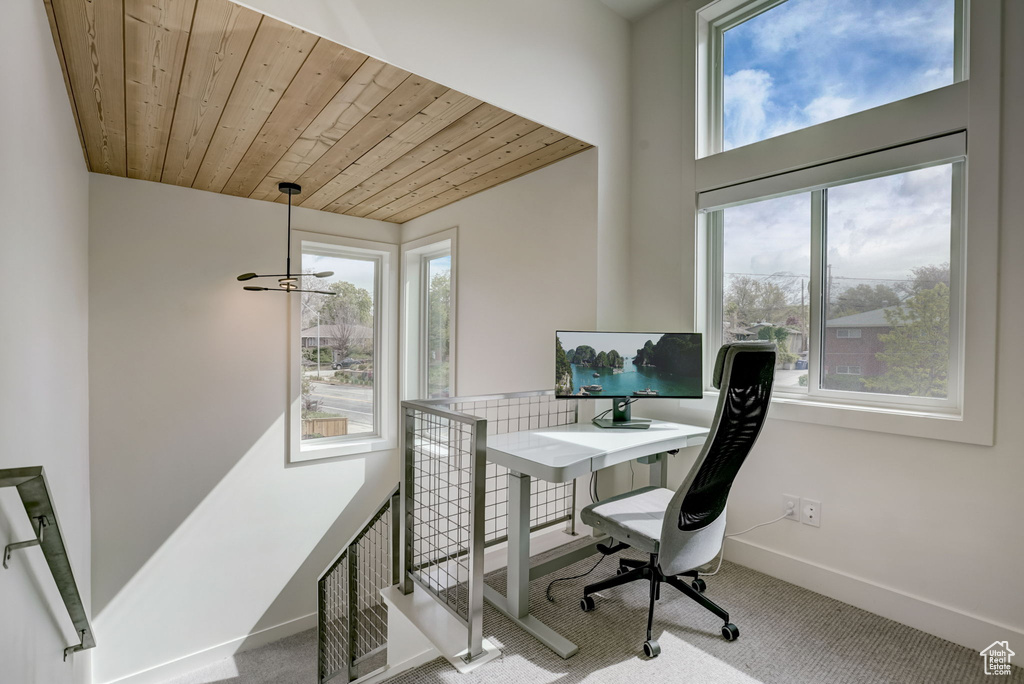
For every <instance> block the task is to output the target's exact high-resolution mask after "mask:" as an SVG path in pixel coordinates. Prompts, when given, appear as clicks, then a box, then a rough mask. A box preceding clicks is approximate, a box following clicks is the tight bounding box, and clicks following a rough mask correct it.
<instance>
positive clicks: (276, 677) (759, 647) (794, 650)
mask: <svg viewBox="0 0 1024 684" xmlns="http://www.w3.org/2000/svg"><path fill="white" fill-rule="evenodd" d="M594 560H596V557H594V559H588V560H584V561H582V562H580V563H578V564H577V565H575V566H573V567H571V568H567V569H565V570H563V571H561V572H560V573H558V574H557V575H552V576H550V577H549V578H545V579H543V580H538V581H535V582H533V583H532V584H531V587H530V591H531V596H530V599H531V602H532V603H531V605H532V606H533V607H534V613H535V614H536V615H537V617H539V618H540V619H541V620H542V621H544V622H545V623H546V624H548V625H549V626H551V627H553V628H554V629H556V630H558V631H559V632H561V633H562V634H563V635H564V636H566V637H568V638H569V639H571V640H573V641H574V642H576V643H577V644H579V646H580V651H579V653H578V654H577V655H576V656H574V657H573V658H571V659H569V660H562V659H561V658H559V657H558V656H556V655H555V654H554V653H552V652H551V651H549V650H548V649H546V648H545V647H543V646H542V645H540V643H539V642H537V641H536V640H534V639H533V638H532V637H530V636H529V635H527V634H526V633H525V632H522V631H521V630H519V629H518V628H517V627H516V626H515V625H514V624H512V623H511V622H510V621H509V620H507V619H506V618H505V617H503V616H502V615H501V614H500V613H498V612H497V611H495V610H494V609H492V608H491V607H490V606H485V609H484V635H485V636H487V637H489V638H491V639H492V640H493V641H495V642H496V643H498V644H499V645H500V646H501V649H502V652H503V656H502V658H501V659H500V660H497V661H494V662H492V663H489V664H487V665H485V666H483V667H481V668H480V669H478V670H476V671H475V672H472V673H470V674H468V675H459V674H458V673H457V672H455V670H454V669H453V668H452V667H451V666H450V665H449V664H448V663H447V661H445V660H443V659H437V660H434V661H432V662H430V663H427V664H425V665H423V666H421V667H419V668H416V669H414V670H410V671H408V672H406V673H404V674H402V675H399V676H398V677H396V678H394V679H391V680H389V681H391V682H393V683H394V684H435V683H438V684H439V683H442V682H450V683H452V684H455V683H456V682H457V683H458V684H476V683H478V682H479V683H486V684H492V683H494V684H506V683H507V684H549V683H553V682H558V683H559V684H569V683H570V682H588V683H598V682H600V683H601V684H615V683H620V682H621V683H623V684H626V683H629V684H642V683H643V684H646V683H647V682H687V683H691V682H692V683H695V684H698V683H702V682H715V683H719V682H721V683H725V684H753V683H755V682H761V683H763V684H770V683H776V682H777V683H788V682H828V683H831V684H855V683H856V684H862V683H868V682H871V683H874V682H900V683H903V682H908V683H910V682H921V683H922V684H925V683H927V684H945V683H947V682H948V683H949V684H960V683H969V682H978V683H979V684H982V683H985V684H993V683H997V684H1024V671H1022V670H1021V669H1020V668H1015V669H1014V672H1013V674H1012V675H1011V676H1009V677H988V676H985V674H984V672H983V668H982V659H981V656H979V655H978V653H976V652H975V651H972V650H971V649H968V648H965V647H962V646H957V645H955V644H952V643H950V642H948V641H945V640H943V639H939V638H937V637H934V636H931V635H928V634H925V633H924V632H920V631H918V630H915V629H911V628H909V627H906V626H904V625H901V624H898V623H896V622H893V621H891V620H887V619H885V618H882V617H879V616H877V615H874V614H872V613H868V612H866V611H863V610H860V609H858V608H854V607H853V606H850V605H847V604H845V603H841V602H839V601H835V600H833V599H830V598H826V597H824V596H822V595H820V594H816V593H814V592H811V591H807V590H806V589H801V588H799V587H796V586H794V585H792V584H788V583H786V582H782V581H780V580H777V579H775V578H772V577H769V576H767V575H763V574H761V573H759V572H755V571H753V570H749V569H747V568H744V567H742V566H738V565H733V564H730V563H725V564H723V566H722V570H721V572H719V574H718V575H717V576H715V577H709V578H707V584H708V589H707V595H708V596H709V597H710V598H711V599H712V600H714V601H717V602H718V603H720V604H721V605H722V606H723V607H724V608H726V610H728V611H729V612H730V617H731V619H732V621H733V622H734V623H736V625H737V626H738V627H739V629H740V637H739V639H738V640H736V641H734V642H727V641H725V640H724V639H722V637H721V635H720V633H719V629H720V628H721V624H720V621H719V620H718V618H716V617H714V616H713V615H711V614H710V613H708V612H707V611H705V610H704V609H703V608H700V607H699V606H697V605H696V604H695V603H693V602H692V601H690V600H689V599H688V598H686V597H685V596H683V595H682V594H679V593H678V592H677V591H676V590H674V589H672V588H671V587H667V586H664V587H663V588H662V596H661V601H659V602H658V606H657V609H656V611H655V624H654V631H655V638H656V639H658V641H659V643H660V644H661V648H662V654H661V656H659V657H658V658H654V659H652V660H648V659H647V658H644V657H643V655H642V652H641V645H642V644H643V641H644V631H645V627H646V621H647V589H646V584H644V583H634V584H633V585H630V586H625V587H619V588H616V589H612V590H610V591H608V592H605V595H604V596H603V597H597V610H595V611H594V612H591V613H583V612H581V611H580V609H579V598H580V595H581V589H582V587H583V585H584V583H585V582H587V581H595V580H596V579H599V578H604V577H607V576H609V575H610V574H612V573H614V571H615V564H614V561H613V560H612V559H606V560H605V561H604V562H603V563H602V564H601V565H600V566H599V567H598V569H597V570H596V571H595V572H594V573H593V574H592V575H591V576H590V577H588V578H586V579H580V580H573V581H571V582H560V583H558V584H556V585H555V589H554V591H553V595H554V598H555V602H554V603H550V602H548V601H547V600H546V599H545V598H544V587H545V586H546V584H547V581H549V580H550V579H551V578H553V577H555V576H568V575H574V574H579V573H581V572H583V571H585V570H587V569H588V568H589V567H590V566H592V565H593V563H594ZM487 581H488V584H491V585H492V586H495V587H497V588H499V589H501V590H504V582H505V573H504V571H498V572H495V573H491V574H490V575H488V577H487ZM315 640H316V635H315V632H312V631H311V632H305V633H303V634H299V635H296V636H294V637H291V638H289V639H285V640H282V641H279V642H277V643H274V644H270V645H268V646H264V647H262V648H259V649H256V650H253V651H249V652H246V653H242V654H239V655H238V656H236V657H235V658H233V659H231V660H228V661H224V662H223V663H220V664H218V665H214V666H211V667H208V668H206V669H204V670H200V671H197V672H194V673H192V674H190V675H189V676H187V677H184V678H180V679H176V680H173V681H174V683H175V684H214V683H216V684H229V683H230V684H236V683H238V684H242V683H244V684H264V683H266V684H269V683H271V682H274V683H281V684H291V683H295V684H300V683H301V684H312V683H314V682H315V681H316V674H315V671H316V667H315V654H316V644H315ZM1010 646H1011V648H1013V647H1015V646H1017V651H1018V652H1024V651H1022V650H1021V649H1022V648H1024V644H1020V645H1017V644H1013V643H1011V644H1010ZM334 681H343V680H341V679H336V680H334Z"/></svg>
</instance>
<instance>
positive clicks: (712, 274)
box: [698, 133, 967, 416]
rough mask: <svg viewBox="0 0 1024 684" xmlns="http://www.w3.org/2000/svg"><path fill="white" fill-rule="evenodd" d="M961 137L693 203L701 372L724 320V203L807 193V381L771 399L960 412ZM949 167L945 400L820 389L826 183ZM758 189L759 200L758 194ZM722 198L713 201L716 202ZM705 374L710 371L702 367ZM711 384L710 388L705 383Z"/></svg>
mask: <svg viewBox="0 0 1024 684" xmlns="http://www.w3.org/2000/svg"><path fill="white" fill-rule="evenodd" d="M966 153H967V140H966V136H965V135H964V134H963V133H952V134H950V135H947V136H943V137H940V138H937V139H934V140H930V141H924V142H918V143H909V144H907V145H904V146H901V147H900V148H898V149H893V150H886V151H884V152H879V153H868V154H865V155H861V156H859V157H858V158H855V159H850V160H843V161H841V162H836V163H832V164H822V165H820V166H817V167H815V168H813V169H805V170H801V171H797V172H793V173H788V174H779V175H776V176H773V177H772V178H770V179H765V180H757V181H751V182H750V183H745V184H739V185H736V186H731V187H729V188H725V189H723V190H721V191H711V192H708V193H701V194H700V195H699V196H698V207H699V208H700V210H701V211H704V212H706V213H707V214H708V217H707V219H706V225H707V244H708V252H707V257H706V258H707V259H708V261H709V262H710V263H709V267H708V269H707V273H708V274H709V278H708V281H707V283H706V284H705V287H704V290H705V292H706V296H707V297H708V302H707V305H706V310H707V311H708V317H707V320H706V323H705V329H706V334H707V339H708V341H709V344H708V349H707V352H706V355H705V364H706V371H707V370H709V369H710V368H711V367H712V364H713V363H714V359H713V358H712V356H711V354H712V351H713V350H717V349H718V348H719V347H720V346H721V344H722V332H721V331H722V320H723V310H722V309H723V301H724V294H725V292H724V284H725V277H724V276H725V274H724V266H723V264H724V256H725V253H724V230H723V228H724V226H723V214H722V211H723V210H724V209H727V208H728V207H730V206H739V205H742V204H747V203H750V202H756V201H760V200H765V199H773V198H776V197H785V196H789V195H794V194H803V193H807V192H809V193H810V196H811V197H810V200H811V216H810V222H809V223H810V225H809V226H808V228H809V230H810V231H811V234H810V237H811V239H810V244H811V260H810V263H809V264H808V267H809V269H810V282H809V287H808V289H809V294H810V301H809V325H808V331H809V339H808V349H809V353H808V356H807V385H806V386H802V387H799V388H786V387H777V388H775V390H774V392H773V395H774V397H775V398H777V399H789V400H793V401H801V402H808V403H810V402H815V401H817V402H829V403H831V404H845V405H849V406H863V407H873V408H880V409H911V410H916V411H921V412H923V413H926V414H933V415H949V416H958V415H960V414H961V412H962V411H961V409H962V406H963V397H962V395H961V393H960V388H961V385H962V382H961V378H962V375H963V368H964V363H963V359H962V357H961V355H960V352H961V350H962V349H963V346H962V342H961V339H962V337H963V330H962V329H961V326H962V321H963V320H964V311H963V307H964V302H965V299H964V297H963V296H962V291H963V283H962V274H963V267H962V263H963V260H964V256H965V255H964V250H963V248H962V245H963V236H962V231H963V224H964V221H963V216H962V212H963V206H964V203H963V195H964V193H965V192H966V190H965V186H964V178H965V174H964V170H963V167H964V166H965V165H966V164H967V156H966ZM948 163H952V164H953V172H952V185H953V192H952V205H951V207H950V259H949V264H950V304H949V308H950V312H949V326H950V354H949V368H948V375H947V377H948V380H947V393H946V397H945V398H936V397H915V396H903V395H895V394H882V393H874V392H856V391H850V390H837V389H826V388H824V387H822V386H821V375H822V372H823V370H824V359H823V357H822V354H823V352H824V349H823V347H824V344H825V338H826V336H827V329H826V326H825V323H826V321H825V318H824V313H825V310H824V307H825V302H824V298H823V294H822V292H823V289H824V288H823V280H822V279H823V277H824V270H825V269H824V266H825V264H826V263H827V260H828V245H827V231H828V228H827V225H826V215H827V199H826V198H827V190H828V188H833V187H838V186H842V185H849V184H853V183H857V182H860V181H865V180H871V179H874V178H881V177H885V176H891V175H896V174H900V173H906V172H908V171H913V170H917V169H921V168H928V167H932V166H938V165H943V164H948ZM759 192H764V193H766V195H765V196H763V197H761V196H759V195H758V194H757V193H759ZM716 202H717V203H720V204H718V205H717V206H716V204H715V203H716ZM705 377H710V375H709V374H708V373H707V372H705ZM709 389H710V388H709Z"/></svg>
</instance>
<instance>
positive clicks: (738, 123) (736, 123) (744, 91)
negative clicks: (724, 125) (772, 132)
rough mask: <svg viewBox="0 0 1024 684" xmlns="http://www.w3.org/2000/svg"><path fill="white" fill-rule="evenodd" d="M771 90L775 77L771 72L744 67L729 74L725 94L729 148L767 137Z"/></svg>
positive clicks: (725, 83)
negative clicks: (767, 109)
mask: <svg viewBox="0 0 1024 684" xmlns="http://www.w3.org/2000/svg"><path fill="white" fill-rule="evenodd" d="M771 90H772V77H771V75H770V74H769V73H768V72H767V71H760V70H758V69H742V70H740V71H737V72H736V73H734V74H729V75H728V76H726V77H725V79H724V84H723V88H722V96H723V99H724V105H725V120H726V121H728V122H729V136H728V137H729V139H728V140H727V141H726V145H725V147H726V149H730V148H733V147H740V146H742V145H746V144H748V143H752V142H755V141H757V140H762V139H763V138H764V130H765V122H766V120H767V116H766V112H765V106H766V105H767V103H768V100H769V97H770V94H771Z"/></svg>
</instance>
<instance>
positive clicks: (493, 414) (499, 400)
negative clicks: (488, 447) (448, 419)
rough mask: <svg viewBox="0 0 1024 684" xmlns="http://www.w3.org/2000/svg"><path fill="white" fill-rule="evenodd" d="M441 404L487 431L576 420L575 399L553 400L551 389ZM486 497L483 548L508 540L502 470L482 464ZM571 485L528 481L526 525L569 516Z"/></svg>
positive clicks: (535, 527) (534, 527) (546, 523)
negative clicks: (477, 420)
mask: <svg viewBox="0 0 1024 684" xmlns="http://www.w3.org/2000/svg"><path fill="white" fill-rule="evenodd" d="M441 405H443V406H444V407H445V408H447V409H449V410H452V411H458V412H460V413H466V414H469V415H471V416H476V417H477V418H483V419H485V420H486V421H487V434H489V435H500V434H504V433H507V432H521V431H523V430H537V429H541V428H547V427H556V426H559V425H570V424H572V423H575V422H577V421H578V404H577V401H576V400H575V399H557V398H556V397H555V395H554V393H553V392H547V393H542V392H529V393H525V394H522V395H509V396H506V397H496V398H486V399H480V400H476V399H473V398H472V397H469V398H466V399H459V398H457V397H456V398H454V399H453V400H452V401H451V403H448V404H443V403H442V404H441ZM485 479H486V482H487V495H486V497H485V499H484V539H485V543H486V544H487V546H493V545H494V544H500V543H501V542H503V541H506V540H507V539H508V469H507V468H505V467H504V466H500V465H498V464H496V463H488V464H487V475H486V478H485ZM575 508H576V485H575V483H574V482H561V483H559V482H545V481H544V480H538V479H536V478H534V479H533V481H532V482H531V483H530V529H531V530H533V531H536V530H539V529H542V528H544V527H548V526H551V525H557V524H558V523H562V522H570V523H571V522H572V521H573V520H574V515H575Z"/></svg>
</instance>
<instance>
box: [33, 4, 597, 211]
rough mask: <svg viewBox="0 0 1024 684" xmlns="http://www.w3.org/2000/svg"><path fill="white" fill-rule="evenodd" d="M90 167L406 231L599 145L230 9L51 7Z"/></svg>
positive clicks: (190, 6) (240, 9)
mask: <svg viewBox="0 0 1024 684" xmlns="http://www.w3.org/2000/svg"><path fill="white" fill-rule="evenodd" d="M43 2H44V4H45V5H46V10H47V14H48V16H49V18H50V28H51V30H52V32H53V39H54V43H55V45H56V48H57V56H58V58H59V60H60V64H61V68H62V69H63V70H64V77H65V84H66V85H67V88H68V96H69V98H70V99H71V106H72V110H73V112H74V115H75V121H76V123H77V124H78V131H79V135H80V138H81V141H82V148H83V150H84V152H85V158H86V163H87V164H88V166H89V169H90V170H91V171H95V172H97V173H105V174H110V175H114V176H127V177H129V178H141V179H145V180H150V181H158V182H162V183H171V184H174V185H181V186H189V187H193V188H198V189H201V190H209V191H211V192H220V193H224V194H228V195H236V196H239V197H252V198H254V199H261V200H269V201H276V202H280V201H285V197H284V196H283V195H281V194H280V193H278V191H277V183H278V182H279V181H293V182H297V183H299V184H300V185H302V190H303V192H302V194H301V195H300V196H299V204H300V205H301V206H304V207H308V208H311V209H319V210H323V211H331V212H335V213H339V214H347V215H349V216H362V217H367V218H372V219H380V220H383V221H391V222H395V223H402V222H405V221H408V220H410V219H412V218H415V217H417V216H420V215H422V214H425V213H427V212H429V211H433V210H434V209H437V208H439V207H443V206H445V205H446V204H450V203H452V202H455V201H456V200H459V199H462V198H463V197H466V196H468V195H472V194H474V193H477V192H480V191H481V190H486V189H487V188H490V187H493V186H495V185H498V184H499V183H503V182H505V181H508V180H511V179H513V178H516V177H518V176H521V175H523V174H525V173H529V172H530V171H534V170H536V169H539V168H541V167H542V166H546V165H548V164H551V163H553V162H556V161H558V160H560V159H563V158H565V157H568V156H569V155H572V154H576V153H577V152H580V151H582V150H584V149H587V148H588V147H590V145H588V144H586V143H584V142H581V141H579V140H576V139H575V138H572V137H569V136H566V135H563V134H561V133H559V132H557V131H553V130H551V129H550V128H546V127H544V126H541V125H539V124H537V123H534V122H532V121H529V120H527V119H524V118H522V117H519V116H516V115H514V114H511V113H509V112H506V111H504V110H502V109H499V108H498V107H495V106H493V105H489V104H487V103H484V102H481V101H479V100H475V99H473V98H472V97H469V96H468V95H464V94H462V93H460V92H458V91H456V90H452V89H451V88H446V87H445V86H442V85H440V84H438V83H434V82H432V81H428V80H427V79H425V78H421V77H419V76H416V75H415V74H411V73H409V72H408V71H404V70H402V69H399V68H397V67H394V66H391V65H390V64H385V63H384V62H380V61H378V60H376V59H373V58H372V57H367V56H366V55H363V54H361V53H359V52H356V51H354V50H351V49H349V48H346V47H342V46H341V45H338V44H336V43H332V42H330V41H328V40H326V39H324V38H318V37H317V36H315V35H313V34H311V33H307V32H305V31H302V30H300V29H297V28H295V27H292V26H289V25H288V24H284V23H281V22H280V21H277V20H275V19H272V18H270V17H267V16H263V15H261V14H259V13H257V12H254V11H252V10H249V9H246V8H244V7H241V6H239V5H235V4H233V3H231V2H228V0H43Z"/></svg>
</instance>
